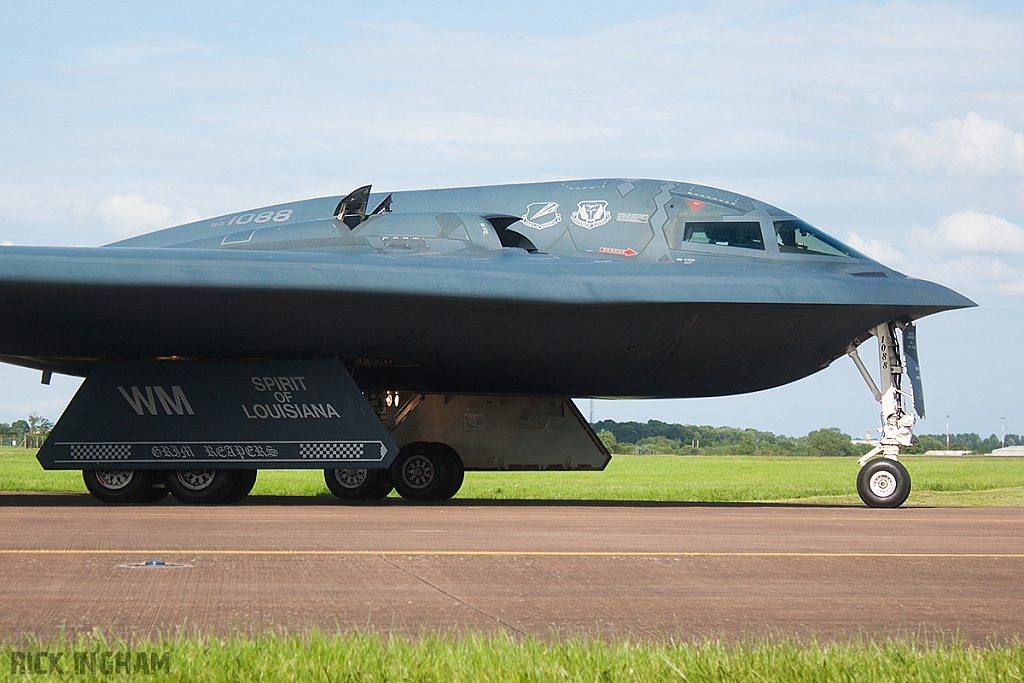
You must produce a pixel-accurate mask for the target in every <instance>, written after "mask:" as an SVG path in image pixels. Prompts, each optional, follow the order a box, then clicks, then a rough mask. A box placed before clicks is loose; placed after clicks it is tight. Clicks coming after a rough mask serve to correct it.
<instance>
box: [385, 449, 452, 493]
mask: <svg viewBox="0 0 1024 683" xmlns="http://www.w3.org/2000/svg"><path fill="white" fill-rule="evenodd" d="M451 476H452V468H451V466H450V465H449V458H448V453H447V451H445V449H444V448H440V447H439V444H433V443H424V442H422V441H416V442H414V443H411V444H409V445H407V446H405V447H404V448H403V449H402V450H401V451H400V452H399V453H398V457H397V458H395V461H394V462H393V463H391V483H392V484H394V486H395V490H396V491H398V495H400V496H402V498H405V499H406V500H444V494H445V492H446V491H447V490H448V486H449V484H450V482H451Z"/></svg>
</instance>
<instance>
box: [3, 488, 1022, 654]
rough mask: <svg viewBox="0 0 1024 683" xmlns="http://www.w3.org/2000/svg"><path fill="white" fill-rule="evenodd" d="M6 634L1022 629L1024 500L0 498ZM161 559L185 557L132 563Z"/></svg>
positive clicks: (996, 636) (978, 634)
mask: <svg viewBox="0 0 1024 683" xmlns="http://www.w3.org/2000/svg"><path fill="white" fill-rule="evenodd" d="M0 529H2V535H0V639H3V640H10V639H14V640H15V641H16V640H18V639H19V638H20V637H21V636H23V635H24V634H35V635H38V636H41V637H46V636H49V635H51V634H53V633H54V632H55V631H56V630H58V629H59V628H60V627H61V626H62V625H64V626H65V627H66V628H67V629H68V630H69V631H90V630H92V628H93V627H101V628H104V629H109V630H112V631H113V632H115V633H119V634H128V633H146V634H156V633H158V632H164V633H167V632H168V631H175V630H176V629H178V628H180V627H181V626H182V625H183V624H187V625H188V627H189V628H196V629H201V630H206V631H210V630H212V631H215V632H217V633H228V632H230V631H231V630H232V629H235V628H237V629H241V630H244V631H250V632H259V631H263V630H266V629H274V628H276V629H287V630H303V629H307V628H310V627H313V626H316V627H320V628H322V629H328V630H332V631H333V630H335V629H339V628H340V629H345V630H347V629H354V628H373V629H376V630H379V631H384V632H389V631H397V632H401V633H411V634H415V633H419V632H421V631H423V630H429V631H438V630H440V631H450V630H463V629H472V630H483V631H496V630H504V631H507V632H509V633H512V634H517V633H519V634H526V633H528V634H534V635H538V636H541V637H548V636H550V635H551V634H552V633H555V632H557V633H560V634H562V635H571V634H586V635H604V636H617V637H635V638H655V639H668V638H677V639H680V638H681V639H688V640H689V639H697V638H703V637H722V638H725V639H729V640H732V639H737V638H747V637H751V636H761V635H782V636H787V637H796V638H807V637H812V636H816V637H819V638H835V637H838V638H846V637H851V636H853V637H856V636H858V635H869V636H873V635H881V634H889V635H897V634H907V633H911V634H922V635H926V636H941V635H942V634H945V635H947V636H948V635H950V634H958V635H959V637H960V638H961V639H964V640H968V641H971V642H976V643H986V642H991V641H993V640H995V641H1000V640H1003V639H1007V638H1012V637H1014V636H1022V635H1024V508H915V507H905V508H901V509H898V510H872V509H868V508H865V507H860V506H815V505H783V504H778V505H767V504H765V505H748V504H743V505H740V504H736V505H694V504H671V503H630V502H604V503H602V502H585V503H583V502H571V503H560V502H528V501H466V500H460V501H454V502H452V503H449V504H445V505H416V504H410V503H405V502H403V501H396V500H388V501H385V502H382V503H370V504H361V505H342V504H340V503H334V502H331V501H329V500H326V499H319V498H318V499H287V498H255V499H250V500H248V501H247V502H246V503H244V504H241V505H236V506H229V507H209V508H198V507H185V506H181V505H178V504H174V503H164V504H160V505H156V506H148V507H142V506H140V507H129V508H118V507H106V506H101V505H98V504H94V503H93V502H92V500H91V498H89V497H88V496H85V495H78V494H0ZM154 557H159V558H161V559H163V560H165V561H166V562H168V563H173V564H178V565H184V566H179V567H164V568H139V567H133V566H131V565H134V564H137V563H140V562H142V561H144V560H146V559H149V558H154Z"/></svg>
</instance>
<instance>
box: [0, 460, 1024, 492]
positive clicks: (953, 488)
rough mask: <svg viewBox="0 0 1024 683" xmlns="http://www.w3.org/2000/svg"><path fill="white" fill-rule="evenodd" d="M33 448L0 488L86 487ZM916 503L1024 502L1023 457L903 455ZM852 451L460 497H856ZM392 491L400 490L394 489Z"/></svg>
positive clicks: (582, 476) (265, 475) (516, 484)
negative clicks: (45, 464) (45, 465)
mask: <svg viewBox="0 0 1024 683" xmlns="http://www.w3.org/2000/svg"><path fill="white" fill-rule="evenodd" d="M34 456H35V453H34V451H25V450H14V449H11V448H6V449H4V448H0V491H77V492H84V491H85V486H84V484H83V483H82V477H81V474H80V473H79V472H75V471H53V472H46V471H44V470H43V469H42V468H41V467H40V466H39V463H38V462H36V459H35V457H34ZM904 462H905V463H906V465H907V468H908V469H909V470H910V474H911V478H912V481H913V490H912V492H911V494H910V499H909V501H908V502H909V503H910V504H911V505H913V504H918V505H1024V459H1020V458H1007V459H982V458H969V459H955V458H941V459H927V458H906V459H904ZM857 471H858V466H857V460H856V458H805V457H772V456H678V455H639V456H638V455H618V456H614V457H613V458H612V462H611V464H609V465H608V467H607V469H605V471H604V472H468V473H467V474H466V481H465V484H464V485H463V487H462V490H461V491H459V494H458V496H457V497H458V498H464V499H507V500H512V499H516V500H637V501H692V502H704V503H716V502H743V501H750V502H753V501H799V502H820V503H858V502H859V498H858V497H857V492H856V478H857ZM253 495H257V496H259V495H275V496H281V495H287V496H330V493H329V492H328V491H327V487H326V485H325V484H324V480H323V472H322V471H321V470H263V471H261V472H260V475H259V479H258V480H257V482H256V487H255V488H254V489H253ZM392 495H394V494H392Z"/></svg>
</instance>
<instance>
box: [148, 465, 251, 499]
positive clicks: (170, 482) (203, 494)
mask: <svg viewBox="0 0 1024 683" xmlns="http://www.w3.org/2000/svg"><path fill="white" fill-rule="evenodd" d="M237 480H238V470H207V469H202V470H169V471H168V472H167V476H166V478H165V479H164V483H165V484H166V486H167V489H168V490H169V491H170V492H171V495H172V496H174V497H175V498H177V499H178V500H179V501H180V502H182V503H185V504H186V505H219V504H221V503H224V502H225V501H227V499H228V497H229V496H230V495H231V494H232V492H233V491H234V486H235V482H236V481H237Z"/></svg>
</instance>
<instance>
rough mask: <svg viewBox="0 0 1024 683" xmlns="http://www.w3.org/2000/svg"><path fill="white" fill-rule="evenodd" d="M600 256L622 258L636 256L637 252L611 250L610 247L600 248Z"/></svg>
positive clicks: (631, 249) (631, 250)
mask: <svg viewBox="0 0 1024 683" xmlns="http://www.w3.org/2000/svg"><path fill="white" fill-rule="evenodd" d="M600 251H601V253H602V254H622V255H623V256H636V255H637V254H638V253H639V252H636V251H633V248H632V247H630V248H629V249H612V248H611V247H601V249H600Z"/></svg>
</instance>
